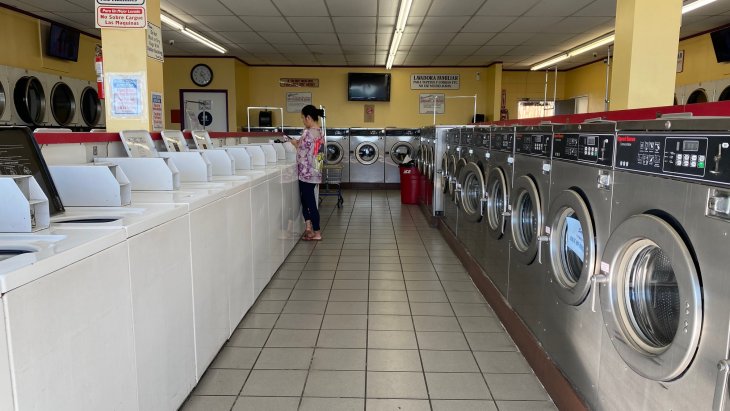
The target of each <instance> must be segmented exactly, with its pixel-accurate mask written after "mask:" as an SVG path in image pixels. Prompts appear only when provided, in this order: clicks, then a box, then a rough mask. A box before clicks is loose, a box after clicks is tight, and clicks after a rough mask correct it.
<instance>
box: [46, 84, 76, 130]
mask: <svg viewBox="0 0 730 411" xmlns="http://www.w3.org/2000/svg"><path fill="white" fill-rule="evenodd" d="M51 114H52V115H53V118H54V119H55V120H56V122H58V124H60V125H62V126H66V125H68V124H70V123H71V121H72V120H73V118H74V115H75V114H76V100H75V98H74V93H73V91H71V87H69V86H68V84H66V83H63V82H58V83H56V84H55V85H54V86H53V88H52V89H51Z"/></svg>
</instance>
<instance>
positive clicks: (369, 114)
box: [363, 104, 375, 123]
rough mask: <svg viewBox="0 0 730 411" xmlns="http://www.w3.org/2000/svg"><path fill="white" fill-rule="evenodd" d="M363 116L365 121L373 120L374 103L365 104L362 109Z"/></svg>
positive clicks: (372, 121) (370, 121)
mask: <svg viewBox="0 0 730 411" xmlns="http://www.w3.org/2000/svg"><path fill="white" fill-rule="evenodd" d="M363 117H364V121H365V122H366V123H374V122H375V104H365V109H364V111H363Z"/></svg>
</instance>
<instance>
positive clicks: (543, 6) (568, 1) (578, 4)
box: [525, 0, 593, 17]
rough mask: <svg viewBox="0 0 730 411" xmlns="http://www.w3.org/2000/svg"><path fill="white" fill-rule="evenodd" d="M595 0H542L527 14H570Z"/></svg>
mask: <svg viewBox="0 0 730 411" xmlns="http://www.w3.org/2000/svg"><path fill="white" fill-rule="evenodd" d="M592 1H593V0H549V1H548V0H542V1H541V2H540V3H538V4H537V5H536V6H535V7H533V8H531V9H530V10H529V11H528V12H527V13H525V15H526V16H538V17H539V16H563V17H565V16H570V15H571V14H573V13H575V12H577V11H578V10H580V9H582V8H583V7H585V6H587V5H588V4H590V3H591V2H592Z"/></svg>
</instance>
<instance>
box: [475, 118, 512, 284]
mask: <svg viewBox="0 0 730 411" xmlns="http://www.w3.org/2000/svg"><path fill="white" fill-rule="evenodd" d="M514 143H515V127H513V126H511V127H495V128H493V129H492V138H491V141H490V161H489V165H488V167H487V183H486V184H487V188H486V190H487V206H486V209H485V211H484V214H485V216H486V219H485V220H486V221H485V223H486V224H487V234H488V235H487V237H486V238H485V241H486V246H485V248H486V251H485V254H486V255H485V260H486V265H485V266H483V267H482V268H483V269H484V270H485V271H486V273H487V276H489V279H490V280H492V282H493V283H494V284H495V285H496V286H497V288H498V289H499V291H500V292H501V293H502V296H503V297H505V298H507V296H508V295H509V260H510V241H509V236H510V234H509V229H510V225H509V215H510V210H511V208H510V201H509V200H510V193H511V192H512V175H513V166H514V152H515V151H514V150H515V145H514Z"/></svg>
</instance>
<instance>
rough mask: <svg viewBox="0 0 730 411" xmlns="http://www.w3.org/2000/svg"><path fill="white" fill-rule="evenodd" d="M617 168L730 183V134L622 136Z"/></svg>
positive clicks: (618, 148) (618, 150)
mask: <svg viewBox="0 0 730 411" xmlns="http://www.w3.org/2000/svg"><path fill="white" fill-rule="evenodd" d="M616 168H617V169H624V170H631V171H639V172H645V173H651V174H661V175H667V176H676V177H684V178H688V179H693V180H702V181H707V182H714V183H721V184H724V185H727V184H730V135H712V134H705V135H700V134H679V133H676V134H671V135H666V134H654V133H647V134H623V133H622V134H619V136H618V144H617V152H616Z"/></svg>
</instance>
